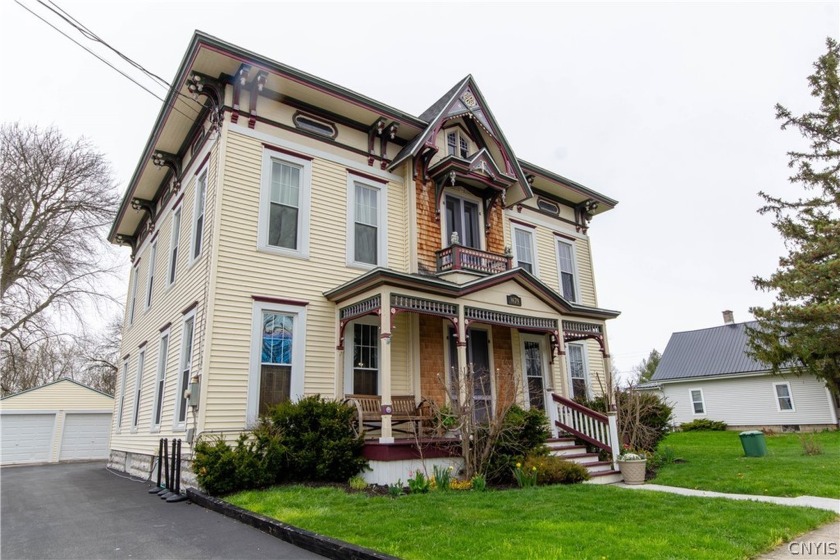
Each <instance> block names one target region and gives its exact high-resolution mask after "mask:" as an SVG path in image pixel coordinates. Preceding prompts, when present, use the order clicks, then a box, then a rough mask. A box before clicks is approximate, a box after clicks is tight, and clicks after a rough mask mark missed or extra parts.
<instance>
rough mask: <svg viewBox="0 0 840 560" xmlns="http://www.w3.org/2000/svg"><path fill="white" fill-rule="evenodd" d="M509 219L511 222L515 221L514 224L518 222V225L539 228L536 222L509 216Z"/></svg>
mask: <svg viewBox="0 0 840 560" xmlns="http://www.w3.org/2000/svg"><path fill="white" fill-rule="evenodd" d="M508 220H509V221H510V222H511V223H514V224H517V225H520V226H525V227H527V228H531V229H537V226H536V225H535V224H529V223H528V222H523V221H522V220H517V219H516V218H508ZM555 235H556V234H555Z"/></svg>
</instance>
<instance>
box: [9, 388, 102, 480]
mask: <svg viewBox="0 0 840 560" xmlns="http://www.w3.org/2000/svg"><path fill="white" fill-rule="evenodd" d="M113 409H114V398H113V397H111V396H110V395H106V394H105V393H101V392H99V391H97V390H95V389H91V388H90V387H88V386H87V385H82V384H81V383H77V382H75V381H72V380H70V379H60V380H58V381H55V382H53V383H48V384H47V385H42V386H40V387H36V388H34V389H29V390H28V391H23V392H21V393H17V394H15V395H10V396H8V397H5V398H4V399H2V400H0V432H1V434H0V463H1V464H3V465H13V464H22V463H55V462H56V461H70V460H85V459H107V458H108V438H109V436H110V435H111V414H112V411H113Z"/></svg>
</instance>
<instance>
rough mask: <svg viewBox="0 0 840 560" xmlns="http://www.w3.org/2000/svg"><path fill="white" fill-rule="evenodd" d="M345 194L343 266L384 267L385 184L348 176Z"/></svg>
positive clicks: (385, 240) (351, 175)
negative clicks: (346, 229)
mask: <svg viewBox="0 0 840 560" xmlns="http://www.w3.org/2000/svg"><path fill="white" fill-rule="evenodd" d="M347 193H348V197H349V200H348V205H347V207H348V210H349V215H348V217H347V223H348V232H347V264H348V265H351V266H352V265H359V266H386V262H385V261H386V248H387V235H386V208H387V201H386V198H385V196H386V188H385V184H383V183H376V182H374V181H372V180H367V179H364V180H363V179H362V178H361V177H357V176H355V175H353V174H350V175H349V176H348V181H347Z"/></svg>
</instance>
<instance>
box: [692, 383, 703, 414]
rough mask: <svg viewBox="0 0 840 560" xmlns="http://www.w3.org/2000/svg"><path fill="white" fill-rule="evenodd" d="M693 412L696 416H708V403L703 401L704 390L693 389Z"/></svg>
mask: <svg viewBox="0 0 840 560" xmlns="http://www.w3.org/2000/svg"><path fill="white" fill-rule="evenodd" d="M689 392H690V393H691V410H692V411H693V412H694V414H706V403H705V402H704V401H703V389H692V390H691V391H689Z"/></svg>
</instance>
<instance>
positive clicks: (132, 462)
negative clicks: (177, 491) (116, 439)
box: [108, 449, 199, 493]
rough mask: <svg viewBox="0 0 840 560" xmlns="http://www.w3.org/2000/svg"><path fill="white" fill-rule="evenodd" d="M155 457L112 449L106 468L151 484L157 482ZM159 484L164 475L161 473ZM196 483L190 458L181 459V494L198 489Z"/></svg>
mask: <svg viewBox="0 0 840 560" xmlns="http://www.w3.org/2000/svg"><path fill="white" fill-rule="evenodd" d="M157 464H158V461H157V455H148V454H145V453H132V452H131V451H120V450H118V449H112V450H111V454H110V455H109V457H108V468H109V469H112V470H115V471H118V472H123V473H126V474H128V475H131V476H134V477H137V478H142V479H144V480H148V481H149V482H151V483H155V482H157ZM160 479H161V484H163V480H164V479H165V475H164V474H163V472H161V477H160ZM198 487H199V486H198V481H197V480H196V478H195V474H194V473H193V472H192V458H191V457H188V458H185V457H183V454H182V457H181V492H182V493H183V492H186V489H187V488H198Z"/></svg>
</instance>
